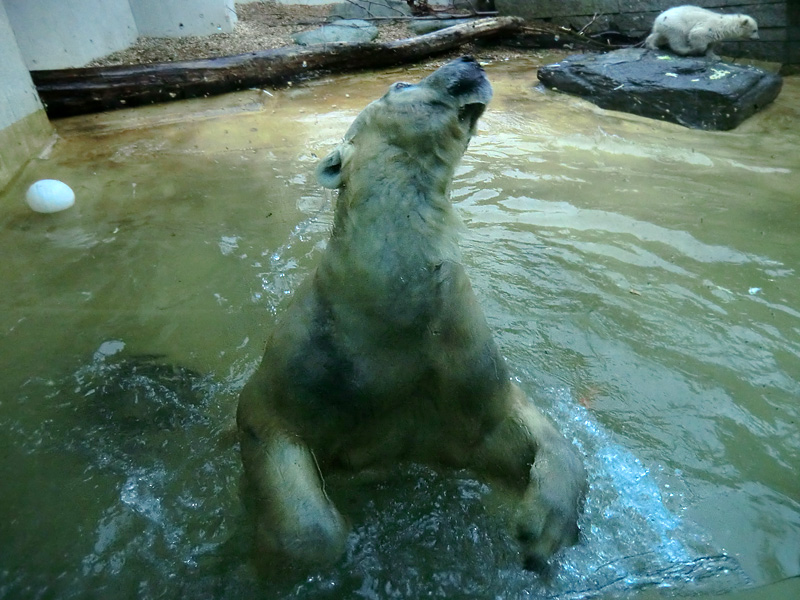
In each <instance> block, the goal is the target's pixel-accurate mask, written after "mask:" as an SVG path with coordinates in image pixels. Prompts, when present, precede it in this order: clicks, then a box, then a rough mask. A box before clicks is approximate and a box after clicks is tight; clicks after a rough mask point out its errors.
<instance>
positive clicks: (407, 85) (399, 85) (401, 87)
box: [392, 81, 411, 92]
mask: <svg viewBox="0 0 800 600" xmlns="http://www.w3.org/2000/svg"><path fill="white" fill-rule="evenodd" d="M410 87H411V84H410V83H406V82H405V81H398V82H397V83H395V84H392V90H393V91H395V92H399V91H400V90H404V89H406V88H410Z"/></svg>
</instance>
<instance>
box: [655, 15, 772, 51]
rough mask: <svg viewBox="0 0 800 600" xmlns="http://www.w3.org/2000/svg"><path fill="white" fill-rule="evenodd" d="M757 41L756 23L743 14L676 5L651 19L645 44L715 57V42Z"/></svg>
mask: <svg viewBox="0 0 800 600" xmlns="http://www.w3.org/2000/svg"><path fill="white" fill-rule="evenodd" d="M748 39H751V40H757V39H758V24H757V23H756V21H755V19H753V18H752V17H748V16H747V15H741V14H737V15H722V14H719V13H715V12H713V11H710V10H706V9H705V8H700V7H698V6H676V7H674V8H670V9H669V10H665V11H664V12H663V13H661V14H660V15H658V16H657V17H656V20H655V21H654V22H653V32H652V33H651V34H650V35H649V36H647V39H646V40H645V42H644V43H645V45H646V46H647V47H648V48H651V49H653V50H656V49H657V48H659V47H660V46H664V45H669V47H670V48H671V49H672V51H673V52H675V53H676V54H680V55H682V56H701V55H703V54H705V55H706V56H707V57H708V58H709V59H711V60H719V56H717V55H716V54H714V49H713V46H714V44H715V43H716V42H721V41H733V40H748Z"/></svg>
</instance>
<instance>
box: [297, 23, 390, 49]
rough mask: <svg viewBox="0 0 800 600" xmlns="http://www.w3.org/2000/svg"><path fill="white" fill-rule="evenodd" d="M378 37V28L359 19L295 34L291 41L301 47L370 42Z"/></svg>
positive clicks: (329, 24)
mask: <svg viewBox="0 0 800 600" xmlns="http://www.w3.org/2000/svg"><path fill="white" fill-rule="evenodd" d="M376 37H378V28H377V27H375V26H374V25H372V24H370V23H368V22H367V21H362V20H360V19H342V20H340V21H334V22H333V23H328V24H327V25H323V26H322V27H319V28H317V29H312V30H311V31H304V32H302V33H296V34H295V35H293V36H292V39H293V40H294V42H295V43H296V44H299V45H301V46H312V45H314V44H330V43H332V42H351V43H353V42H371V41H372V40H374V39H375V38H376Z"/></svg>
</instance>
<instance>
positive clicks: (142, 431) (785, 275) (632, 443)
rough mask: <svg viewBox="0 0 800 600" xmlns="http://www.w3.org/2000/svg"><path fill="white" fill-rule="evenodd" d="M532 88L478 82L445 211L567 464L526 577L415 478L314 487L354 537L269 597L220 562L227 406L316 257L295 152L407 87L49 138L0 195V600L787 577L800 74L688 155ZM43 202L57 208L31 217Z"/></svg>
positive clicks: (532, 592) (117, 116)
mask: <svg viewBox="0 0 800 600" xmlns="http://www.w3.org/2000/svg"><path fill="white" fill-rule="evenodd" d="M556 58H557V57H556ZM536 64H538V63H537V59H535V58H532V59H531V60H521V59H520V60H515V61H509V62H503V63H495V64H489V65H487V72H488V74H489V77H490V79H491V80H492V82H493V84H494V86H495V99H494V101H493V102H492V104H491V105H490V108H489V110H488V112H487V113H486V115H485V117H484V118H483V120H482V123H481V125H480V131H479V135H478V136H477V137H476V138H475V139H474V140H473V142H472V144H471V146H470V149H469V151H468V153H467V155H466V157H465V159H464V161H463V163H462V165H461V166H460V167H459V170H458V173H457V178H456V181H455V183H454V186H453V201H454V203H455V204H456V206H457V208H458V210H459V212H460V214H461V215H462V217H463V219H464V221H465V223H466V230H465V237H464V240H463V249H464V255H465V262H466V265H467V268H468V270H469V273H470V274H471V277H472V282H473V287H474V288H475V290H476V291H477V293H478V295H479V297H480V299H481V301H482V303H483V305H484V308H485V311H486V315H487V318H488V320H489V322H490V324H491V325H492V327H493V328H494V329H495V330H496V332H497V339H498V342H499V344H500V346H501V348H502V351H503V353H504V354H505V356H506V357H507V359H508V361H509V364H510V367H511V370H512V372H513V373H514V374H515V376H516V377H517V378H518V380H519V383H520V385H521V386H522V387H523V388H524V389H525V390H526V391H527V392H528V393H529V395H530V397H531V398H532V399H533V400H534V401H535V402H537V404H539V405H540V406H541V407H542V408H543V410H545V411H546V412H547V413H548V414H550V415H551V416H552V417H553V418H554V419H556V420H557V421H558V422H559V424H560V425H561V427H562V429H563V430H564V431H565V434H566V435H567V436H568V437H569V438H570V439H571V440H572V441H573V443H574V444H575V445H576V446H577V447H578V448H579V449H580V450H581V451H582V452H583V454H584V456H585V460H586V464H587V467H588V469H589V473H590V479H591V482H590V483H591V491H590V494H589V498H588V501H587V510H586V514H585V515H584V516H583V517H582V521H581V526H582V532H583V533H582V539H581V543H580V544H579V545H578V546H576V547H574V548H570V549H567V550H565V551H563V552H562V553H560V554H559V555H558V556H557V557H556V558H555V559H554V561H553V565H552V571H551V573H550V577H549V578H542V577H540V576H538V575H535V574H531V573H527V572H524V571H522V570H521V569H520V568H519V562H520V561H519V556H518V554H517V552H516V547H515V545H514V543H513V541H512V540H510V538H509V536H508V535H507V532H506V531H505V530H504V528H503V525H502V522H501V520H500V519H499V518H498V517H497V515H496V513H495V512H493V511H492V510H491V509H490V508H489V509H487V507H492V506H493V505H494V504H495V503H496V502H497V499H496V498H495V496H494V495H493V494H492V491H491V490H490V489H489V488H488V487H487V486H485V485H484V484H482V483H480V482H478V481H475V480H474V479H473V478H472V477H471V476H470V474H469V473H457V474H455V475H452V474H450V475H442V474H440V473H436V472H433V471H431V470H429V469H426V468H423V467H420V466H414V465H411V466H408V465H406V466H402V467H399V468H398V469H397V471H396V473H393V477H392V481H391V482H387V483H375V482H369V481H339V482H337V481H334V482H331V486H332V488H333V493H335V494H336V495H337V497H338V498H339V502H340V504H341V505H342V506H347V509H346V512H348V514H349V515H350V516H351V517H352V520H353V522H354V530H353V533H352V535H351V536H350V539H349V547H348V552H347V556H346V557H345V558H344V559H343V560H342V561H341V563H340V564H339V565H337V566H336V568H334V569H332V570H330V571H325V572H321V573H314V574H311V575H310V576H309V578H308V579H307V580H305V581H303V582H301V583H299V584H291V583H275V582H269V583H264V582H259V581H258V579H257V578H256V577H255V575H254V573H253V572H252V570H251V568H250V566H249V565H248V563H247V561H246V556H245V555H244V553H243V551H242V546H243V544H242V542H241V539H242V537H243V536H242V535H241V531H240V516H241V508H240V506H239V501H238V481H239V476H240V473H241V468H240V463H239V459H238V455H237V452H236V447H235V441H234V439H233V436H232V425H233V414H234V411H235V403H236V394H237V392H238V390H239V389H240V388H241V386H242V385H243V383H244V381H246V379H247V377H248V376H249V375H250V374H251V373H252V371H253V370H254V368H255V366H256V365H257V362H258V360H259V358H260V353H261V349H262V347H263V344H264V342H265V340H266V337H267V335H268V334H269V331H270V328H271V326H272V324H273V323H274V322H275V318H276V316H277V315H278V314H279V313H280V312H281V311H282V310H283V309H284V308H285V305H286V301H287V300H288V297H289V294H290V292H291V290H292V289H293V288H294V287H295V286H296V285H297V284H298V282H299V281H300V280H301V279H302V278H303V277H304V276H306V275H307V274H308V273H309V272H310V270H311V269H312V268H313V266H314V264H315V261H316V260H317V258H318V257H319V253H320V251H321V249H322V248H324V244H325V241H326V239H327V236H328V233H329V230H330V226H331V220H332V219H331V217H332V206H333V202H335V198H332V197H331V196H330V194H329V193H327V192H325V191H323V190H322V189H321V188H320V187H319V186H318V185H317V184H316V182H315V181H314V180H313V168H314V165H315V163H316V160H317V157H321V156H324V154H325V153H327V152H328V151H329V150H330V149H331V148H332V147H333V146H334V145H335V144H336V142H337V141H338V140H339V139H340V138H341V136H342V135H343V133H344V131H345V129H346V128H347V126H348V124H349V123H350V121H351V120H352V119H353V118H354V117H355V115H356V114H357V113H358V111H359V110H360V109H361V108H362V107H363V106H364V105H365V104H366V103H367V102H369V101H370V100H372V99H374V98H376V97H378V96H379V95H381V94H382V93H383V91H384V90H385V87H386V86H387V85H388V84H389V83H391V82H393V81H395V80H398V79H417V78H419V77H422V76H423V75H424V74H425V73H426V72H428V71H429V70H432V69H433V68H435V66H436V65H428V66H424V67H413V68H411V69H409V70H408V71H410V72H406V71H403V70H400V69H397V70H394V71H386V72H381V73H377V74H374V73H371V74H368V75H357V76H342V77H337V78H332V79H328V80H324V81H319V82H314V83H310V84H307V85H303V86H296V87H295V88H294V89H287V90H282V91H269V93H267V92H264V91H261V90H250V91H247V92H242V93H239V94H232V95H228V96H224V97H219V98H212V99H207V100H202V101H190V102H184V103H177V104H173V105H162V106H156V107H150V108H144V109H137V110H134V111H120V112H116V113H108V114H103V115H95V116H89V117H80V118H73V119H69V120H63V121H59V122H57V123H56V127H57V129H58V132H59V138H58V139H57V140H56V142H55V144H54V145H53V147H52V148H51V149H50V150H49V152H47V153H45V154H44V155H43V157H42V158H40V159H37V160H35V161H33V162H32V163H31V164H30V165H29V167H28V168H27V169H26V170H25V171H24V172H23V173H22V175H21V176H20V177H19V178H18V179H17V180H16V181H15V182H13V183H12V185H11V186H9V187H8V188H7V189H6V190H5V191H4V192H3V194H2V195H0V232H1V233H0V256H2V261H0V280H2V282H3V283H2V295H0V356H2V364H3V371H2V375H0V419H1V420H2V423H3V425H4V427H3V429H4V433H3V435H2V437H0V440H2V441H1V442H0V443H2V455H0V479H1V480H2V481H3V484H2V486H3V487H2V490H3V492H2V494H0V513H2V514H3V515H4V517H3V519H0V539H2V540H3V542H2V545H0V597H8V598H28V597H57V598H82V597H87V596H96V597H104V598H130V597H148V598H151V597H152V598H158V597H164V598H175V597H194V598H201V597H202V598H243V597H253V596H259V597H274V598H288V597H299V598H354V597H355V598H360V597H363V598H418V597H422V596H433V597H443V598H459V597H464V598H467V597H469V598H559V599H571V598H591V597H608V596H613V597H632V598H635V597H639V596H641V597H645V596H646V597H651V596H650V594H652V593H653V590H654V589H655V590H663V591H666V592H671V593H679V594H691V593H698V592H705V593H718V592H731V591H734V590H738V589H741V588H745V587H748V586H759V585H765V584H770V583H773V582H776V581H779V580H782V579H784V578H787V577H790V576H793V575H797V574H798V573H800V477H798V466H800V435H798V434H799V433H800V431H799V430H800V426H799V425H798V423H799V421H798V418H800V406H799V405H798V398H800V383H798V378H799V377H800V285H798V273H797V271H796V265H798V264H800V244H798V243H797V240H798V223H800V195H799V194H798V189H800V154H798V151H797V149H798V147H800V79H798V78H796V77H795V78H788V79H786V81H785V85H784V89H783V92H782V93H781V96H780V97H779V98H778V100H777V101H776V102H775V103H774V104H773V105H771V106H770V107H768V108H767V109H766V110H765V111H763V112H762V113H760V114H758V115H756V116H754V117H753V118H751V119H750V120H749V121H747V122H746V123H744V124H743V125H741V126H740V127H739V128H737V129H736V130H734V131H731V132H703V131H693V130H689V129H685V128H682V127H680V126H677V125H672V124H664V123H659V122H656V121H653V120H647V119H643V118H640V117H636V116H631V115H626V114H622V113H614V112H608V111H603V110H601V109H599V108H596V107H594V106H593V105H591V104H589V103H586V102H584V101H582V100H578V99H575V98H572V97H568V96H563V95H559V94H556V93H553V92H545V91H543V90H540V89H538V88H537V87H536V78H535V66H536ZM41 178H55V179H61V180H63V181H65V182H67V183H68V184H69V185H70V186H72V187H73V189H74V190H75V192H76V195H77V201H76V205H75V207H73V208H72V209H70V210H68V211H66V212H63V213H58V214H53V215H39V214H35V213H32V212H30V211H29V210H28V209H27V207H26V206H25V205H24V203H23V201H22V198H23V196H24V191H25V189H26V187H27V186H28V185H29V184H30V183H32V182H33V181H35V180H37V179H41ZM792 589H794V590H796V588H792ZM792 589H790V590H789V592H788V594H792V593H793V592H792ZM780 590H782V591H780V594H787V592H786V591H785V590H786V587H785V584H784V586H783V587H781V588H780ZM776 597H777V596H776ZM786 597H792V596H790V595H786Z"/></svg>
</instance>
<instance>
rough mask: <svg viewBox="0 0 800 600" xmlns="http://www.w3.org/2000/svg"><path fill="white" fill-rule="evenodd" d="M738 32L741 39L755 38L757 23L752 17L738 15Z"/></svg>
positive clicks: (756, 37)
mask: <svg viewBox="0 0 800 600" xmlns="http://www.w3.org/2000/svg"><path fill="white" fill-rule="evenodd" d="M739 32H740V34H741V38H742V39H743V40H757V39H758V23H756V20H755V19H754V18H753V17H748V16H747V15H739Z"/></svg>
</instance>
